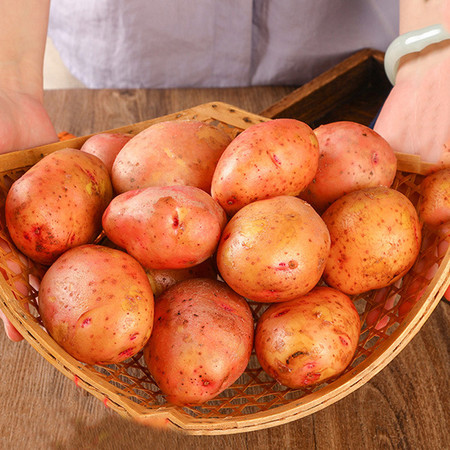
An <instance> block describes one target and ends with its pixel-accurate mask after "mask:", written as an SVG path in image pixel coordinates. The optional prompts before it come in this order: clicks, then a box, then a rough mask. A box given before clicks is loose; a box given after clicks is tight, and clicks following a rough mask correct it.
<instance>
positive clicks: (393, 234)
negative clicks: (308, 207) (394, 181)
mask: <svg viewBox="0 0 450 450" xmlns="http://www.w3.org/2000/svg"><path fill="white" fill-rule="evenodd" d="M322 219H323V220H324V221H325V223H326V224H327V227H328V230H329V231H330V236H331V249H330V255H329V257H328V260H327V264H326V267H325V270H324V273H323V278H324V280H325V282H326V283H327V284H328V285H329V286H332V287H335V288H336V289H339V290H341V291H342V292H345V293H346V294H361V293H363V292H367V291H370V290H372V289H381V288H383V287H385V286H389V285H391V284H393V283H395V282H396V281H397V280H398V279H399V278H401V277H402V276H403V275H405V274H406V272H408V270H409V269H410V268H411V267H412V265H413V264H414V262H415V260H416V258H417V256H418V254H419V250H420V244H421V240H422V237H421V235H422V234H421V226H420V223H419V217H418V215H417V212H416V209H415V208H414V205H413V204H412V203H411V201H410V200H409V199H408V197H406V196H405V195H403V194H402V193H400V192H398V191H396V190H394V189H390V188H385V187H377V188H367V189H361V190H359V191H354V192H350V193H349V194H346V195H344V196H343V197H340V198H339V199H338V200H336V201H335V202H334V203H333V204H332V205H331V206H330V207H329V208H328V209H327V210H326V211H325V213H324V214H323V215H322Z"/></svg>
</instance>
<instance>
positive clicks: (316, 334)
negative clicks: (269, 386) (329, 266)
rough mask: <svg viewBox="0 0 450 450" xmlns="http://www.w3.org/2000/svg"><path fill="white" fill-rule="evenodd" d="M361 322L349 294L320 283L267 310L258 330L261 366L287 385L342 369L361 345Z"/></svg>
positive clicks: (326, 376)
mask: <svg viewBox="0 0 450 450" xmlns="http://www.w3.org/2000/svg"><path fill="white" fill-rule="evenodd" d="M360 328H361V322H360V319H359V315H358V313H357V311H356V308H355V306H354V305H353V303H352V301H351V300H350V298H349V297H348V296H347V295H345V294H343V293H342V292H340V291H338V290H336V289H332V288H329V287H316V288H314V289H313V290H312V291H311V292H309V293H308V294H306V295H304V296H301V297H298V298H296V299H294V300H291V301H289V302H285V303H280V304H274V305H271V306H269V308H268V309H267V310H266V311H265V312H264V313H263V314H262V316H261V317H260V318H259V320H258V324H257V326H256V332H255V351H256V356H257V358H258V361H259V363H260V364H261V367H262V368H263V369H264V371H265V372H266V373H268V374H269V375H270V376H271V377H272V378H274V379H275V380H277V381H278V382H279V383H281V384H282V385H284V386H288V387H291V388H302V387H306V386H310V385H314V384H318V383H321V382H323V381H325V380H327V379H329V378H330V377H333V376H336V375H338V374H339V373H341V372H342V371H343V370H344V369H345V368H346V367H347V366H348V364H349V363H350V361H351V360H352V357H353V355H354V353H355V350H356V347H357V346H358V339H359V333H360Z"/></svg>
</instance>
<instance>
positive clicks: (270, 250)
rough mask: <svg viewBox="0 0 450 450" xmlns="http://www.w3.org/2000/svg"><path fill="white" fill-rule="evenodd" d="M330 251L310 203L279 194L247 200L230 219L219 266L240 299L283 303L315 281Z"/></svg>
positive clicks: (219, 250)
mask: <svg viewBox="0 0 450 450" xmlns="http://www.w3.org/2000/svg"><path fill="white" fill-rule="evenodd" d="M329 249H330V235H329V233H328V229H327V227H326V225H325V223H324V222H323V220H322V219H321V218H320V216H319V215H318V214H317V213H316V211H314V209H313V208H312V206H310V205H309V204H307V203H306V202H305V201H303V200H301V199H299V198H297V197H292V196H287V195H286V196H279V197H273V198H270V199H265V200H258V201H255V202H253V203H250V204H248V205H246V206H244V207H243V208H242V209H241V210H240V211H238V212H237V213H236V214H235V215H234V216H233V217H232V218H231V220H230V221H229V222H228V224H227V225H226V227H225V230H224V231H223V233H222V237H221V239H220V242H219V246H218V249H217V267H218V269H219V272H220V275H221V276H222V278H223V279H224V280H225V281H226V282H227V283H228V284H229V285H230V286H231V287H232V288H233V289H234V290H235V291H236V292H238V293H239V294H241V295H243V296H244V297H247V298H249V299H251V300H254V301H258V302H281V301H286V300H291V299H293V298H295V297H298V296H299V295H302V294H306V292H308V291H310V290H311V289H312V288H313V287H314V286H315V285H316V283H317V282H318V281H319V279H320V277H321V275H322V272H323V269H324V267H325V263H326V260H327V258H328V252H329Z"/></svg>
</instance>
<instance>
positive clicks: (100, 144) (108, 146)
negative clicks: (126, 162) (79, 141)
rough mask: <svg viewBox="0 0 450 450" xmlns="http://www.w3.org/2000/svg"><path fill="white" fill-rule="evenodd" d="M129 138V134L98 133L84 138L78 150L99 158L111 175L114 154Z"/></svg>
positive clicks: (116, 153) (130, 136) (115, 154)
mask: <svg viewBox="0 0 450 450" xmlns="http://www.w3.org/2000/svg"><path fill="white" fill-rule="evenodd" d="M131 138H132V135H131V134H124V133H108V132H105V133H98V134H94V135H93V136H91V137H89V138H88V139H86V141H85V142H84V144H83V145H82V146H81V148H80V150H82V151H83V152H86V153H89V154H91V155H94V156H97V158H99V159H101V160H102V162H103V164H104V165H105V167H106V168H107V169H108V172H109V174H110V175H111V171H112V166H113V164H114V160H115V159H116V156H117V155H118V153H119V152H120V150H122V147H123V146H124V145H125V144H126V143H127V142H128V141H129V140H130V139H131Z"/></svg>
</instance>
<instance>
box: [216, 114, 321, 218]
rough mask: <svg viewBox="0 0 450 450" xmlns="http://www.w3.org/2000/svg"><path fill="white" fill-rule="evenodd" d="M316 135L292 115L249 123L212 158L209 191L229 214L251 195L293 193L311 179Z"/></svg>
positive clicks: (254, 197)
mask: <svg viewBox="0 0 450 450" xmlns="http://www.w3.org/2000/svg"><path fill="white" fill-rule="evenodd" d="M318 160H319V147H318V143H317V138H316V136H315V134H314V132H313V131H312V130H311V128H310V127H309V126H308V125H306V124H305V123H303V122H301V121H299V120H295V119H275V120H271V121H268V122H262V123H259V124H256V125H252V126H251V127H249V128H247V129H246V130H245V131H243V132H242V133H241V134H240V135H239V136H237V137H236V138H235V139H234V140H233V141H232V142H231V144H230V145H229V146H228V147H227V149H226V150H225V151H224V152H223V154H222V156H221V157H220V159H219V162H218V163H217V167H216V170H215V172H214V176H213V180H212V186H211V195H212V196H213V198H215V199H216V200H217V201H218V202H219V203H220V205H221V206H222V208H223V209H224V210H225V212H226V213H227V214H228V215H230V216H231V215H233V214H235V213H236V212H237V211H238V210H239V209H241V208H242V207H243V206H245V205H247V204H249V203H251V202H253V201H255V200H261V199H265V198H269V197H275V196H279V195H298V194H299V193H300V192H301V191H302V190H303V189H304V188H305V187H306V186H307V185H308V184H309V182H310V181H311V180H312V179H313V177H314V174H315V173H316V170H317V166H318Z"/></svg>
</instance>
